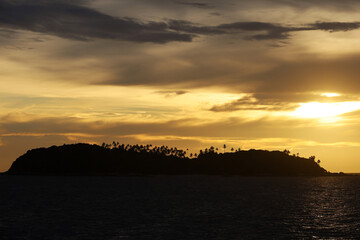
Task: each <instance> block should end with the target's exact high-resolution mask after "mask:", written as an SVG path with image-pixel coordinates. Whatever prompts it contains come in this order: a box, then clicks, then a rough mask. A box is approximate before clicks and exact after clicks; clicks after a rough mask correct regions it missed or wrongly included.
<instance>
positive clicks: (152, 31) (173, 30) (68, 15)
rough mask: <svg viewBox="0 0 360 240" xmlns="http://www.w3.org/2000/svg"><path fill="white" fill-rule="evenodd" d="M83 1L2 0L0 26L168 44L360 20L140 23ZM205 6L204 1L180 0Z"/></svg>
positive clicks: (280, 35) (329, 27)
mask: <svg viewBox="0 0 360 240" xmlns="http://www.w3.org/2000/svg"><path fill="white" fill-rule="evenodd" d="M84 3H86V1H74V2H73V1H71V2H70V1H66V0H56V1H47V0H42V1H41V0H38V1H31V2H27V1H8V0H0V27H2V28H6V29H20V30H29V31H33V32H39V33H44V34H50V35H55V36H59V37H62V38H68V39H74V40H82V41H85V40H89V39H93V38H95V39H96V38H99V39H112V40H122V41H133V42H155V43H166V42H171V41H185V42H189V41H192V39H193V38H194V37H195V36H196V35H214V34H237V33H247V32H248V33H254V34H252V35H249V36H245V38H246V39H251V40H271V39H287V38H289V37H290V33H291V32H296V31H312V30H323V31H330V32H334V31H350V30H354V29H358V28H359V27H360V23H359V22H316V23H312V24H308V25H305V26H301V27H298V26H292V27H288V26H283V25H280V24H274V23H267V22H234V23H228V24H221V25H217V26H203V25H199V24H195V23H192V22H189V21H184V20H169V21H167V22H146V23H144V22H141V21H139V20H136V19H132V18H125V17H124V18H118V17H113V16H110V15H107V14H104V13H101V12H99V11H97V10H95V9H91V8H89V7H87V6H86V5H84ZM178 3H180V4H187V5H189V4H190V5H195V6H203V7H205V6H208V5H207V4H205V3H195V2H193V3H192V2H178Z"/></svg>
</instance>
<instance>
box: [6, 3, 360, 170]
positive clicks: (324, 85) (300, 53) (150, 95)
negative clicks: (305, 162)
mask: <svg viewBox="0 0 360 240" xmlns="http://www.w3.org/2000/svg"><path fill="white" fill-rule="evenodd" d="M359 11H360V2H359V1H356V0H342V1H337V0H317V1H313V0H311V1H310V0H302V1H298V0H241V1H238V0H222V1H215V0H197V1H190V0H151V1H148V0H101V1H100V0H71V1H69V0H34V1H26V0H0V51H1V54H0V66H1V67H0V172H2V171H6V170H7V169H8V168H9V167H10V165H11V163H12V162H13V161H14V160H15V159H16V158H17V157H19V156H20V155H22V154H24V153H25V152H26V151H27V150H29V149H32V148H38V147H49V146H52V145H62V144H70V143H78V142H87V143H91V144H101V143H102V142H108V143H111V142H112V141H119V142H120V143H125V144H128V143H129V144H153V145H168V146H177V147H180V148H182V149H189V151H188V152H198V151H199V149H200V148H205V147H210V146H215V147H218V148H221V147H222V146H223V144H226V145H227V146H228V149H230V148H232V147H234V148H236V149H237V148H241V149H243V150H247V149H252V148H254V149H268V150H284V149H289V150H290V151H291V154H297V153H299V154H300V156H303V157H309V156H312V155H315V156H316V159H320V160H321V166H323V167H324V168H325V169H327V170H329V171H333V172H340V171H343V172H360V161H359V155H360V81H359V79H358V78H359V76H360V68H359V66H360V44H359V38H360V18H359V16H358V12H359ZM229 151H230V150H229Z"/></svg>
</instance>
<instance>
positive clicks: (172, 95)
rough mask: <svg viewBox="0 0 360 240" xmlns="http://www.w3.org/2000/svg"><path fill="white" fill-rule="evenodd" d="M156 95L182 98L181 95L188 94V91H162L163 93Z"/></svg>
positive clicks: (159, 92)
mask: <svg viewBox="0 0 360 240" xmlns="http://www.w3.org/2000/svg"><path fill="white" fill-rule="evenodd" d="M156 93H158V94H163V95H165V97H174V96H180V95H184V94H186V93H188V91H185V90H174V91H171V90H162V91H157V92H156Z"/></svg>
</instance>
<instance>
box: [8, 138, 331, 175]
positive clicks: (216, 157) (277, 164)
mask: <svg viewBox="0 0 360 240" xmlns="http://www.w3.org/2000/svg"><path fill="white" fill-rule="evenodd" d="M185 155H186V152H185V151H182V150H178V149H176V148H168V147H166V146H162V147H152V146H151V145H146V146H143V145H126V146H125V145H119V144H115V145H114V146H112V145H108V144H103V145H102V146H99V145H89V144H84V143H79V144H72V145H63V146H52V147H49V148H38V149H33V150H29V151H27V152H26V153H25V154H24V155H22V156H20V157H19V158H18V159H16V160H15V161H14V162H13V164H12V166H11V167H10V169H9V170H8V171H7V172H6V174H10V175H143V174H151V175H156V174H168V175H174V174H179V175H180V174H213V175H242V176H322V175H327V174H329V173H328V172H327V171H326V170H325V169H323V168H322V167H320V166H319V164H318V163H316V162H315V157H311V158H302V157H298V156H294V155H290V154H289V152H287V151H284V152H281V151H266V150H248V151H240V150H238V151H236V152H229V153H217V152H215V150H214V148H213V147H211V148H210V149H209V150H208V149H206V150H205V151H200V153H199V154H198V155H197V154H196V157H194V158H188V157H185Z"/></svg>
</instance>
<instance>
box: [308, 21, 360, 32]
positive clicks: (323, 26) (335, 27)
mask: <svg viewBox="0 0 360 240" xmlns="http://www.w3.org/2000/svg"><path fill="white" fill-rule="evenodd" d="M310 26H311V27H313V29H314V30H324V31H330V32H338V31H343V32H345V31H351V30H355V29H358V28H359V27H360V22H317V23H313V24H310ZM310 30H311V29H310Z"/></svg>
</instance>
